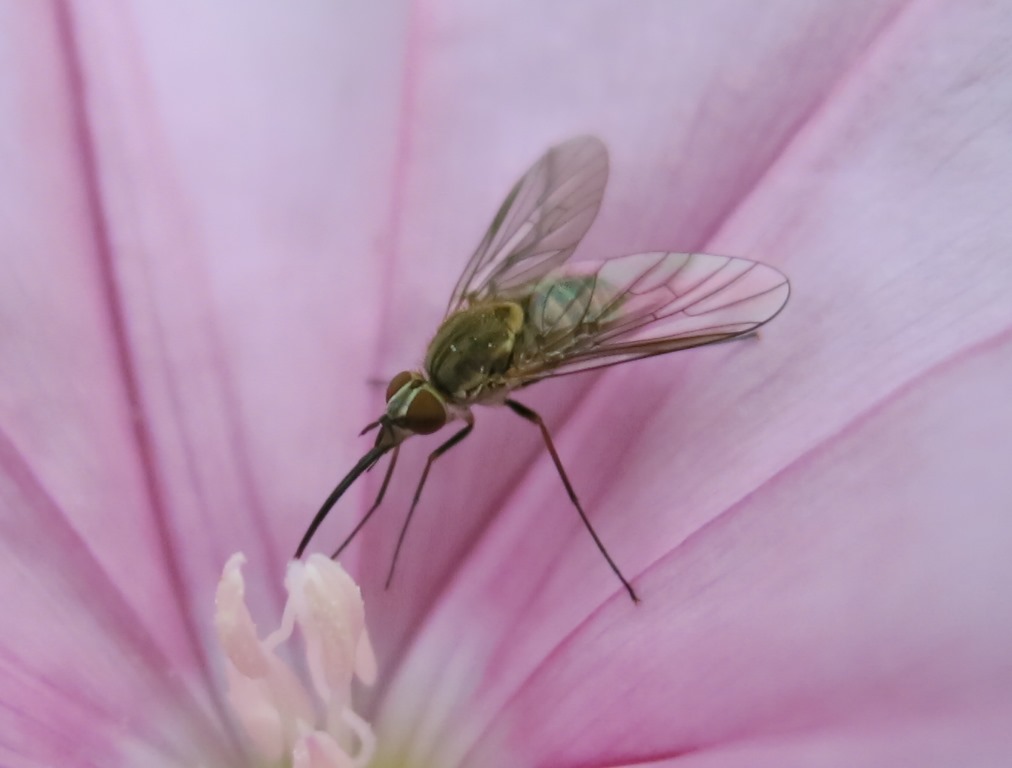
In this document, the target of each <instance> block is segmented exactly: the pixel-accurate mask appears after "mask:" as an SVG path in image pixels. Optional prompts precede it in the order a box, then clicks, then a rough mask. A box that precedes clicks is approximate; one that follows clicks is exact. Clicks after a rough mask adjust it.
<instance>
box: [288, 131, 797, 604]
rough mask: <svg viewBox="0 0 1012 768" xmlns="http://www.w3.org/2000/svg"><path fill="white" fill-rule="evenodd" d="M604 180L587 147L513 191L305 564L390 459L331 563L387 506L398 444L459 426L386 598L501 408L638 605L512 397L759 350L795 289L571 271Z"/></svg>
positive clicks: (667, 270) (712, 277) (717, 260)
mask: <svg viewBox="0 0 1012 768" xmlns="http://www.w3.org/2000/svg"><path fill="white" fill-rule="evenodd" d="M607 179H608V153H607V150H606V149H605V146H604V144H603V143H602V142H601V141H600V140H599V139H596V138H594V137H591V136H582V137H579V138H575V139H571V140H570V141H567V142H565V143H563V144H560V145H558V146H555V147H552V148H551V149H549V150H548V151H547V152H546V153H545V154H544V155H543V156H542V157H541V159H539V160H538V161H537V162H536V163H535V164H534V165H533V166H532V167H531V169H530V170H529V171H527V173H526V174H525V175H524V176H523V177H522V178H521V179H520V181H518V182H517V183H516V185H514V187H513V189H511V190H510V192H509V194H508V195H507V196H506V200H505V201H504V202H503V204H502V205H501V206H500V208H499V210H498V212H497V213H496V215H495V217H494V218H493V220H492V224H491V226H490V227H489V229H488V231H487V232H486V233H485V236H484V238H482V241H481V243H480V244H479V245H478V248H477V250H476V251H475V252H474V255H473V256H471V259H470V260H469V261H468V263H467V266H466V267H465V268H464V272H463V274H462V275H461V276H460V279H459V280H458V281H457V285H456V287H455V288H454V289H453V294H452V295H451V297H450V302H449V305H448V306H447V310H446V315H445V316H444V318H443V321H442V324H441V325H440V326H439V328H438V330H437V331H436V334H435V336H434V337H433V339H432V341H431V342H430V343H429V346H428V349H427V350H426V353H425V360H424V365H423V366H422V368H421V369H420V370H411V371H404V372H402V373H398V374H397V375H396V376H394V377H393V379H391V381H390V384H389V386H388V387H387V390H386V412H385V413H384V414H383V415H382V416H380V417H379V419H377V420H376V421H374V422H373V423H371V424H369V425H368V426H367V427H366V428H365V429H364V430H363V432H362V434H365V433H366V432H368V431H370V430H373V429H378V430H379V431H378V432H377V435H376V441H375V443H374V444H373V447H372V448H371V449H370V450H369V451H368V452H367V453H366V454H365V455H364V456H363V457H362V458H361V459H360V460H359V462H358V464H356V465H355V466H354V467H353V468H352V470H351V471H350V472H349V473H348V474H347V475H346V476H345V478H344V479H343V480H341V482H340V483H339V484H338V485H337V487H336V488H335V489H334V491H333V492H332V493H331V494H330V496H329V497H327V500H326V501H325V502H324V503H323V506H322V507H321V508H320V510H319V512H317V513H316V517H314V518H313V521H312V522H311V523H310V525H309V528H308V529H307V530H306V533H305V535H304V536H303V537H302V541H301V542H300V543H299V547H298V549H297V550H296V552H295V556H296V557H301V556H302V553H303V552H304V551H305V549H306V547H307V545H308V544H309V542H310V540H311V539H312V537H313V534H314V533H315V532H316V529H317V528H318V527H319V525H320V523H321V522H323V519H324V518H325V517H326V516H327V514H328V513H329V512H330V510H331V508H332V507H333V506H334V504H336V503H337V501H338V499H340V498H341V496H342V495H343V494H344V492H345V491H346V490H347V489H348V488H349V487H350V486H351V484H352V483H354V482H355V480H356V479H357V478H358V476H359V475H361V474H362V473H363V472H365V471H366V470H368V469H371V468H372V467H373V466H374V465H375V464H376V463H377V462H378V461H379V460H380V458H381V457H382V456H383V455H384V454H386V453H390V454H391V456H390V463H389V466H388V467H387V470H386V474H385V475H384V477H383V482H382V483H381V484H380V488H379V493H378V494H377V495H376V500H375V501H374V502H373V505H372V506H371V507H370V508H369V511H368V512H366V514H365V515H364V516H363V517H362V519H361V520H360V521H359V522H358V524H357V525H356V526H355V528H354V530H352V532H351V533H350V534H349V535H348V537H347V538H346V539H345V540H344V542H343V543H342V544H341V546H340V547H338V549H337V551H336V552H334V555H333V556H334V557H335V558H336V557H337V556H338V555H340V554H341V552H343V551H344V549H345V547H347V546H348V544H349V543H350V542H351V540H352V539H353V538H354V537H355V535H356V534H357V533H358V532H359V531H360V530H361V529H362V526H364V525H365V524H366V522H368V520H369V518H370V517H371V516H372V514H373V512H375V511H376V509H377V508H378V507H379V505H380V503H381V502H382V501H383V496H384V495H385V494H386V490H387V487H388V486H389V484H390V478H391V477H392V475H393V472H394V467H395V466H396V465H397V455H398V452H399V451H400V445H401V443H403V442H404V441H405V440H406V439H407V438H408V437H411V436H412V435H428V434H432V433H433V432H438V431H439V430H440V429H442V428H443V427H445V426H446V425H447V424H449V423H450V422H453V421H461V422H463V426H462V427H461V428H460V429H459V430H458V431H457V432H455V433H454V434H453V435H452V436H451V437H450V438H449V439H448V440H446V441H445V442H444V443H442V444H441V445H440V446H439V447H438V448H436V449H435V450H434V451H433V452H432V453H431V454H429V458H428V461H427V462H426V463H425V469H424V470H423V471H422V476H421V478H420V479H419V481H418V485H417V486H416V488H415V494H414V497H413V499H412V501H411V507H410V508H409V510H408V515H407V517H406V518H405V521H404V525H403V526H402V527H401V531H400V535H399V536H398V539H397V545H396V547H395V549H394V556H393V559H392V561H391V563H390V570H389V572H388V575H387V580H386V584H387V586H389V585H390V582H391V580H392V579H393V574H394V568H395V566H396V564H397V557H398V555H399V554H400V551H401V546H402V545H403V543H404V537H405V534H406V533H407V530H408V525H409V524H410V522H411V518H412V516H413V515H414V512H415V508H416V506H417V505H418V499H419V497H420V496H421V493H422V488H423V487H424V486H425V481H426V479H427V478H428V476H429V470H430V469H431V468H432V465H433V463H434V462H435V461H436V459H438V458H439V457H440V456H442V455H443V454H445V453H446V452H447V451H449V450H450V449H451V448H453V447H454V446H456V445H458V444H459V443H461V442H462V441H463V440H464V439H465V438H466V437H467V436H468V435H470V434H471V431H472V430H473V429H474V416H473V414H472V406H475V405H504V406H506V407H507V408H509V409H510V410H511V411H513V412H514V413H515V414H517V415H518V416H520V417H521V418H522V419H524V420H526V421H528V422H530V423H531V424H532V425H534V426H535V427H537V428H538V430H539V431H540V433H541V437H542V439H543V440H544V443H545V447H546V448H547V449H548V453H549V455H550V456H551V458H552V462H553V463H554V464H555V468H556V470H557V471H558V473H559V477H560V478H561V480H562V484H563V486H565V489H566V493H567V494H568V495H569V500H570V501H571V502H572V504H573V506H574V507H575V508H576V511H577V512H578V513H579V515H580V519H581V520H582V521H583V524H584V525H585V526H586V528H587V531H588V532H589V533H590V535H591V538H593V540H594V543H595V544H596V545H597V548H598V550H600V552H601V554H602V555H603V556H604V559H605V560H606V561H607V563H608V565H609V567H610V568H611V570H612V571H613V572H614V573H615V575H616V576H617V577H618V579H619V581H621V582H622V586H623V587H624V588H625V590H626V591H627V592H628V593H629V597H631V598H632V600H633V601H634V602H638V601H639V598H638V597H637V595H636V591H635V590H634V589H633V586H632V584H631V583H630V582H629V580H628V579H627V578H626V577H625V576H624V575H623V574H622V571H621V570H620V569H619V567H618V565H617V564H616V563H615V561H614V560H613V559H612V557H611V555H609V554H608V550H607V549H606V548H605V546H604V543H603V542H602V541H601V539H600V537H599V536H598V535H597V532H596V531H595V530H594V526H593V525H591V523H590V519H589V518H588V517H587V515H586V513H585V512H584V510H583V507H582V506H581V505H580V502H579V500H578V499H577V496H576V492H575V491H574V490H573V486H572V483H570V481H569V477H568V476H567V475H566V471H565V469H563V466H562V462H561V460H560V459H559V454H558V452H557V451H556V450H555V445H554V443H553V442H552V437H551V434H550V433H549V431H548V427H547V426H546V425H545V423H544V421H543V420H542V418H541V416H539V415H538V414H537V413H536V412H534V411H533V410H531V409H530V408H528V407H527V406H525V405H522V404H521V403H519V402H517V401H516V400H514V399H513V398H512V393H513V392H514V391H515V390H517V389H520V388H522V387H526V386H529V385H531V384H533V383H535V382H538V381H541V380H543V379H548V378H552V377H554V376H564V375H567V374H571V373H578V372H581V371H588V370H592V369H595V368H603V367H605V366H609V365H616V364H618V363H624V362H628V361H630V360H638V359H640V358H644V357H652V356H654V355H662V354H666V353H668V352H674V351H676V350H680V349H689V348H691V347H701V346H705V345H708V344H717V343H720V342H725V341H731V340H734V339H742V338H746V337H749V336H753V335H755V332H756V330H757V329H758V328H759V327H760V326H762V325H763V324H765V323H767V322H769V321H770V320H771V319H773V318H774V317H775V316H776V315H777V314H778V313H779V312H780V310H781V309H783V307H784V305H785V304H786V303H787V297H788V295H789V294H790V285H789V283H788V281H787V278H786V277H785V276H784V275H783V274H781V273H780V272H779V271H778V270H776V269H774V268H773V267H770V266H767V265H765V264H760V263H758V262H754V261H749V260H748V259H742V258H734V257H729V256H714V255H711V254H706V253H674V252H669V251H657V252H651V253H639V254H634V255H631V256H622V257H618V258H614V259H608V260H606V261H600V262H579V263H576V264H571V265H570V264H567V261H568V260H569V257H570V256H571V255H572V254H573V251H575V250H576V246H577V245H578V244H579V242H580V240H582V239H583V236H584V235H585V234H586V232H587V230H588V229H589V228H590V225H591V223H592V222H593V221H594V217H595V216H596V215H597V212H598V209H599V208H600V206H601V199H602V198H603V196H604V189H605V185H606V183H607Z"/></svg>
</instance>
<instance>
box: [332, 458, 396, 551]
mask: <svg viewBox="0 0 1012 768" xmlns="http://www.w3.org/2000/svg"><path fill="white" fill-rule="evenodd" d="M400 450H401V447H400V446H399V445H398V446H397V447H396V448H394V452H393V453H392V454H391V455H390V464H389V466H387V471H386V474H385V475H383V483H382V484H381V485H380V489H379V493H377V494H376V501H374V502H373V503H372V506H371V507H369V511H368V512H366V513H365V515H364V516H363V517H362V519H361V520H359V521H358V525H356V526H355V528H354V530H352V532H351V533H349V534H348V536H347V538H345V540H344V541H342V542H341V546H339V547H338V548H337V549H336V550H335V551H334V554H332V555H331V556H330V559H331V560H337V558H338V556H340V554H341V553H342V552H344V549H345V547H347V546H348V545H349V544H351V540H352V539H354V538H355V536H356V535H357V534H358V532H359V531H361V530H362V526H364V525H365V524H366V523H367V522H369V518H370V517H372V513H373V512H375V511H376V509H377V508H378V507H379V505H380V504H381V503H382V502H383V497H384V496H385V495H386V492H387V486H388V485H390V478H391V477H392V476H393V474H394V467H396V466H397V454H398V453H400Z"/></svg>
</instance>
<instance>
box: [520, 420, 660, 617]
mask: <svg viewBox="0 0 1012 768" xmlns="http://www.w3.org/2000/svg"><path fill="white" fill-rule="evenodd" d="M506 405H507V406H509V409H510V410H511V411H513V413H515V414H517V416H520V417H521V418H523V419H526V420H527V421H529V422H531V424H534V425H535V426H536V427H537V428H538V429H540V430H541V436H542V437H543V438H544V440H545V446H546V447H547V448H548V452H549V453H550V454H551V456H552V461H554V462H555V468H556V469H557V470H558V472H559V477H561V478H562V484H563V485H564V486H566V493H568V494H569V500H570V501H571V502H573V506H574V507H576V511H577V512H579V513H580V519H581V520H583V524H584V525H585V526H587V530H588V531H590V535H591V536H592V537H593V539H594V543H595V544H597V548H598V549H599V550H601V554H602V555H604V559H605V560H607V561H608V565H610V566H611V569H612V570H613V571H614V572H615V575H616V576H618V579H619V581H621V582H622V586H623V587H625V590H626V592H628V593H629V597H631V598H632V600H633V602H634V603H638V602H639V601H640V599H639V597H637V596H636V592H635V590H633V588H632V584H630V583H629V581H628V580H627V579H626V577H625V576H623V575H622V571H620V570H619V569H618V566H617V565H615V561H614V560H612V559H611V555H609V554H608V550H607V549H605V548H604V544H603V543H601V539H600V538H598V535H597V532H596V531H595V530H594V526H592V525H591V524H590V520H589V519H588V518H587V515H586V513H585V512H584V511H583V507H581V506H580V502H579V500H578V499H577V498H576V491H574V490H573V485H572V484H571V483H570V482H569V477H567V476H566V470H564V469H563V468H562V461H561V460H560V459H559V454H558V453H557V452H556V450H555V444H554V443H552V436H551V435H550V434H549V433H548V427H546V426H545V422H544V421H543V420H542V419H541V416H539V415H538V414H537V413H536V412H534V411H532V410H531V409H530V408H528V407H527V406H526V405H523V404H522V403H518V402H517V401H516V400H507V401H506Z"/></svg>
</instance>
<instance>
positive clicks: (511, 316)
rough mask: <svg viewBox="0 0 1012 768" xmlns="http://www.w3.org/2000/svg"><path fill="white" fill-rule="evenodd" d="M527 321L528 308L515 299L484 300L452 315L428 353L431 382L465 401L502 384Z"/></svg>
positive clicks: (437, 334) (426, 360) (471, 399)
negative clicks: (485, 301) (524, 309)
mask: <svg viewBox="0 0 1012 768" xmlns="http://www.w3.org/2000/svg"><path fill="white" fill-rule="evenodd" d="M523 325H524V311H523V309H522V308H521V307H520V305H519V304H516V303H514V302H512V301H497V302H489V303H487V304H480V305H478V306H475V307H470V308H468V309H463V310H461V311H459V312H455V313H454V314H452V315H450V317H448V318H446V320H444V321H443V324H442V325H441V326H440V327H439V330H438V331H437V332H436V336H435V338H434V339H433V340H432V343H430V344H429V349H428V352H427V353H426V355H425V369H426V370H427V371H428V373H429V379H430V381H431V382H432V384H433V385H434V386H435V387H436V388H437V389H439V390H440V391H441V392H443V393H445V394H446V395H447V396H448V397H450V398H453V399H455V400H459V401H464V402H467V401H473V400H475V399H476V398H478V397H479V396H480V395H481V394H482V393H483V392H485V391H487V390H488V389H490V388H495V387H497V386H501V381H502V375H503V374H504V373H506V371H507V370H508V369H509V367H510V362H511V360H512V357H513V347H514V345H515V343H516V339H517V335H518V334H519V333H520V331H521V330H522V329H523Z"/></svg>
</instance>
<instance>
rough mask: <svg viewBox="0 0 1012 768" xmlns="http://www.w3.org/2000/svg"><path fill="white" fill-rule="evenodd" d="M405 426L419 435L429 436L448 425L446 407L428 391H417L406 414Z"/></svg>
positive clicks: (424, 389)
mask: <svg viewBox="0 0 1012 768" xmlns="http://www.w3.org/2000/svg"><path fill="white" fill-rule="evenodd" d="M403 423H404V426H405V427H407V428H408V429H410V430H411V431H412V432H415V433H417V434H419V435H428V434H431V433H433V432H435V431H436V430H438V429H441V428H442V426H443V425H444V424H446V406H444V405H443V401H442V400H440V399H439V398H438V397H436V396H435V395H434V394H433V393H432V392H430V391H429V390H428V389H426V388H424V387H421V388H419V389H417V390H415V396H414V397H413V398H411V402H410V403H409V404H408V410H407V412H406V413H405V414H404V420H403Z"/></svg>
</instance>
